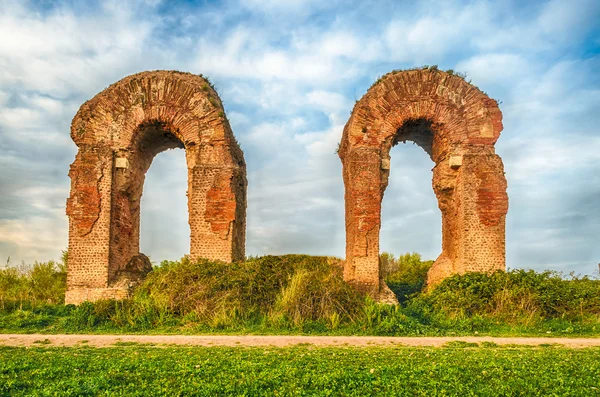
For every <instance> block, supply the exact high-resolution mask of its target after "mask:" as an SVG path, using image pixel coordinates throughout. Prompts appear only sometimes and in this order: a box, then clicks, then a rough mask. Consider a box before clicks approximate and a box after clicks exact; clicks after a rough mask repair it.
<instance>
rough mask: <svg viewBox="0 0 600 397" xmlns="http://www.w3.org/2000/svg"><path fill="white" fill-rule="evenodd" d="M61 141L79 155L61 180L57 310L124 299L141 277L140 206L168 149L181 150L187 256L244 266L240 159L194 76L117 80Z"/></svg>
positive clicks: (217, 105) (212, 99)
mask: <svg viewBox="0 0 600 397" xmlns="http://www.w3.org/2000/svg"><path fill="white" fill-rule="evenodd" d="M71 137H72V138H73V140H74V141H75V143H76V144H77V146H78V148H79V151H78V153H77V156H76V158H75V161H74V162H73V164H72V165H71V170H70V172H69V176H70V177H71V195H70V197H69V199H68V200H67V215H68V216H69V263H68V276H67V293H66V299H65V300H66V303H79V302H82V301H84V300H97V299H101V298H122V297H125V296H127V294H128V291H129V288H130V287H131V285H133V284H134V283H135V282H137V281H139V280H140V279H141V277H143V275H144V274H145V273H146V272H147V271H148V270H149V266H150V263H149V261H148V258H147V257H146V256H145V255H143V254H141V253H140V252H139V232H140V230H139V228H140V199H141V196H142V189H143V185H144V178H145V173H146V171H147V170H148V168H149V167H150V164H151V162H152V159H153V158H154V156H155V155H156V154H158V153H160V152H162V151H164V150H166V149H169V148H183V149H185V155H186V161H187V167H188V192H187V195H188V210H189V224H190V231H191V238H190V256H191V257H192V258H195V257H204V258H209V259H219V260H223V261H235V260H242V259H243V258H244V255H245V248H244V245H245V229H246V224H245V223H246V188H247V181H246V165H245V162H244V156H243V153H242V151H241V149H240V147H239V146H238V144H237V142H236V140H235V138H234V136H233V133H232V131H231V128H230V126H229V122H228V121H227V119H226V117H225V114H224V110H223V105H222V103H221V100H220V99H219V97H218V95H217V93H216V91H215V90H214V89H213V88H212V87H211V85H210V83H209V82H208V81H207V80H205V79H204V78H203V77H201V76H197V75H193V74H189V73H180V72H169V71H156V72H143V73H138V74H135V75H132V76H129V77H126V78H124V79H123V80H121V81H119V82H117V83H115V84H113V85H111V86H110V87H108V88H107V89H105V90H104V91H102V92H101V93H99V94H98V95H96V96H95V97H94V98H93V99H91V100H89V101H87V102H86V103H84V104H83V105H82V106H81V108H80V109H79V111H78V112H77V115H76V116H75V118H74V119H73V122H72V125H71ZM165 233H169V231H168V230H165Z"/></svg>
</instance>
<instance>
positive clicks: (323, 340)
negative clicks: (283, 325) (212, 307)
mask: <svg viewBox="0 0 600 397" xmlns="http://www.w3.org/2000/svg"><path fill="white" fill-rule="evenodd" d="M452 341H463V342H474V343H478V344H481V343H482V342H494V343H496V344H498V345H527V346H539V345H542V344H557V345H561V346H565V347H569V348H585V347H600V338H551V337H543V338H527V337H521V338H510V337H509V338H500V337H488V336H482V337H473V336H467V337H386V336H300V335H290V336H288V335H265V336H263V335H71V334H69V335H66V334H65V335H46V334H0V346H94V347H109V346H114V345H115V344H116V345H125V344H127V343H139V344H148V345H149V346H150V345H152V346H156V347H165V346H168V345H187V346H274V347H286V346H294V345H299V344H309V345H314V346H323V347H326V346H338V347H343V346H358V347H361V346H362V347H364V346H434V347H439V346H443V345H445V344H446V343H448V342H452Z"/></svg>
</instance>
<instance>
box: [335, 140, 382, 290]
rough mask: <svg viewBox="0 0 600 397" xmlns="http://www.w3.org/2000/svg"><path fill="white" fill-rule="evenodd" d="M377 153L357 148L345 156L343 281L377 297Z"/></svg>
mask: <svg viewBox="0 0 600 397" xmlns="http://www.w3.org/2000/svg"><path fill="white" fill-rule="evenodd" d="M381 166H382V163H381V158H380V154H379V150H377V149H372V148H357V149H355V150H353V151H352V152H350V153H348V154H347V157H346V161H345V162H344V164H343V167H344V185H345V189H346V265H345V267H344V279H345V280H346V281H349V282H351V283H353V284H355V285H356V286H357V287H358V288H359V289H361V290H362V291H365V292H367V293H369V294H370V295H372V296H377V294H378V293H379V286H380V274H379V231H380V228H381V200H382V198H383V190H382V186H381V180H382V169H381Z"/></svg>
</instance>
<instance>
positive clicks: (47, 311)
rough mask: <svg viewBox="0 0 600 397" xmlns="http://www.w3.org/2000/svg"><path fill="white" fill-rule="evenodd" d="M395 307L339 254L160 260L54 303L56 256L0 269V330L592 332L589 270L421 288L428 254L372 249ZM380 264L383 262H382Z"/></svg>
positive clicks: (599, 321)
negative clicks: (111, 285)
mask: <svg viewBox="0 0 600 397" xmlns="http://www.w3.org/2000/svg"><path fill="white" fill-rule="evenodd" d="M384 261H387V262H386V264H385V267H384V268H385V269H388V270H390V271H389V272H388V273H387V275H386V281H387V283H388V284H389V286H390V288H391V289H392V290H393V291H394V292H395V293H396V295H397V296H398V299H399V301H400V305H396V306H389V305H384V304H379V303H376V302H374V301H373V300H371V299H370V298H367V297H364V296H362V295H361V294H359V293H358V292H357V291H356V290H355V289H353V288H352V287H351V286H350V285H348V284H347V283H346V282H344V281H343V279H342V275H341V266H340V262H341V261H340V260H339V259H335V258H328V257H312V256H307V255H284V256H264V257H260V258H250V259H248V260H247V261H245V262H241V263H224V262H218V261H209V260H198V261H191V260H189V258H187V257H184V258H183V259H182V260H180V261H174V262H168V261H164V262H162V263H161V265H160V266H158V267H156V268H155V269H154V270H153V271H152V272H150V273H149V274H148V276H147V278H146V279H145V281H144V282H143V283H142V284H141V285H139V286H138V287H137V289H136V290H135V291H134V294H133V296H132V297H131V298H130V299H127V300H122V301H114V300H106V301H98V302H95V303H89V302H86V303H83V304H81V305H79V306H73V305H67V306H65V305H64V304H63V299H64V290H65V280H66V275H65V270H64V264H65V262H66V258H65V260H63V262H62V263H58V264H57V263H54V262H48V263H36V264H34V265H33V266H32V267H30V268H26V267H23V266H22V267H20V268H14V267H7V268H5V269H0V312H1V314H0V329H1V330H4V331H5V332H6V331H10V332H15V331H18V332H30V331H31V332H35V331H37V332H39V331H46V332H90V331H94V332H99V331H100V332H148V331H153V332H178V333H181V332H184V333H185V332H192V333H198V332H215V331H226V332H238V333H248V332H254V333H274V332H276V333H282V332H284V333H285V332H293V333H298V332H304V333H331V332H334V331H333V330H335V332H336V333H342V334H371V335H373V334H375V335H456V334H473V333H475V332H479V333H488V334H489V333H492V334H502V335H506V334H540V333H544V334H545V333H546V332H555V331H559V332H562V333H568V334H587V335H590V334H591V335H598V334H599V333H600V280H594V279H590V278H588V277H575V276H573V275H571V276H568V277H564V276H563V275H561V274H560V273H556V272H541V273H538V272H534V271H531V270H529V271H526V270H511V271H509V272H506V273H505V272H496V273H493V274H491V275H486V274H482V273H468V274H463V275H454V276H452V277H449V278H447V279H445V280H444V281H443V282H441V283H440V284H439V285H437V286H436V287H434V288H429V289H428V290H424V285H425V280H426V275H427V271H428V269H429V267H430V266H431V264H432V262H431V261H423V260H422V259H421V256H420V255H418V254H416V253H413V254H405V255H402V256H400V257H399V258H398V259H396V258H395V257H394V256H393V255H390V254H385V256H384V255H382V265H383V262H384ZM382 267H383V266H382Z"/></svg>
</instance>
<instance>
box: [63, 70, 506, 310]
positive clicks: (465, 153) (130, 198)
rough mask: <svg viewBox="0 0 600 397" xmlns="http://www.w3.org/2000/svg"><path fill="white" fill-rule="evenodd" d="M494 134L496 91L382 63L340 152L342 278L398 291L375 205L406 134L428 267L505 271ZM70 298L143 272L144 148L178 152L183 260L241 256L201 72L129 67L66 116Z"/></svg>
mask: <svg viewBox="0 0 600 397" xmlns="http://www.w3.org/2000/svg"><path fill="white" fill-rule="evenodd" d="M501 130H502V113H501V112H500V110H499V109H498V105H497V103H496V101H495V100H493V99H490V98H489V97H488V96H487V95H485V94H484V93H483V92H481V91H480V90H479V89H477V88H476V87H474V86H472V85H471V84H469V83H467V82H466V81H465V80H464V79H462V78H461V77H459V76H455V75H453V74H450V73H446V72H442V71H439V70H437V69H435V68H422V69H415V70H408V71H401V72H392V73H389V74H387V75H386V76H384V77H382V78H381V79H380V80H378V81H377V82H376V83H375V84H374V85H373V86H372V87H371V88H370V89H369V90H368V92H367V93H366V94H365V95H364V96H363V97H362V99H361V100H360V101H358V102H357V103H356V105H355V107H354V110H353V112H352V115H351V116H350V119H349V121H348V123H347V124H346V126H345V128H344V132H343V136H342V141H341V143H340V148H339V156H340V159H341V160H342V164H343V177H344V185H345V190H346V193H345V204H346V261H345V265H344V278H345V280H346V281H348V282H351V283H353V284H354V285H356V286H357V287H358V288H360V289H361V290H363V291H364V292H366V293H369V294H370V295H371V296H373V297H375V298H377V299H379V300H381V301H394V300H395V298H394V297H393V296H390V294H391V291H389V289H388V288H387V287H386V285H385V283H384V282H383V280H382V276H381V274H380V264H379V232H380V226H381V202H382V199H383V194H384V191H385V189H386V187H387V184H388V176H389V173H390V155H389V153H390V149H391V148H392V146H394V145H395V144H397V143H399V142H405V141H413V142H415V143H416V144H418V145H419V146H421V147H422V148H423V149H424V150H425V151H426V152H427V153H428V154H429V156H430V157H431V159H432V160H433V161H434V163H435V167H434V168H433V190H434V192H435V194H436V196H437V199H438V205H439V208H440V211H441V214H442V253H441V255H440V256H439V257H438V258H437V260H436V261H435V263H434V265H433V267H432V268H431V270H430V271H429V274H428V283H430V284H435V283H438V282H439V281H440V280H442V279H443V278H445V277H447V276H449V275H451V274H453V273H464V272H469V271H484V272H491V271H494V270H497V269H504V268H505V239H504V234H505V217H506V213H507V211H508V197H507V194H506V179H505V177H504V172H503V165H502V160H501V159H500V157H499V156H497V155H496V154H495V151H494V144H495V143H496V141H497V139H498V137H499V136H500V131H501ZM71 137H72V138H73V140H74V141H75V143H76V144H77V146H78V148H79V151H78V153H77V156H76V158H75V161H74V162H73V164H72V165H71V169H70V172H69V176H70V177H71V194H70V197H69V199H68V200H67V215H68V216H69V261H68V272H67V273H68V274H67V293H66V297H65V302H66V303H75V304H77V303H80V302H83V301H86V300H90V301H94V300H98V299H105V298H116V299H119V298H125V297H127V296H128V294H129V292H130V289H131V287H132V286H133V285H135V284H136V283H137V282H139V281H140V280H141V279H142V278H143V277H144V276H145V274H146V273H147V272H149V271H150V270H151V264H150V261H149V260H148V258H147V257H146V256H145V255H144V254H142V253H140V252H139V235H140V200H141V196H142V190H143V185H144V178H145V174H146V171H147V170H148V168H149V167H150V164H151V163H152V160H153V158H154V157H155V156H156V155H157V154H158V153H160V152H162V151H164V150H166V149H170V148H183V149H185V154H186V161H187V168H188V193H187V195H188V211H189V224H190V231H191V239H190V257H191V258H200V257H202V258H208V259H214V260H222V261H226V262H231V261H238V260H243V259H244V255H245V228H246V189H247V180H246V165H245V162H244V156H243V153H242V150H241V149H240V147H239V146H238V144H237V142H236V140H235V138H234V136H233V132H232V131H231V128H230V126H229V122H228V121H227V118H226V117H225V113H224V110H223V105H222V103H221V101H220V99H219V97H218V95H217V93H216V91H215V90H214V89H213V87H212V86H211V85H210V83H209V82H208V81H207V80H206V79H204V78H203V77H202V76H197V75H193V74H190V73H180V72H169V71H156V72H143V73H138V74H134V75H131V76H129V77H126V78H124V79H122V80H121V81H119V82H117V83H115V84H113V85H111V86H110V87H108V88H107V89H106V90H104V91H102V92H101V93H99V94H98V95H96V96H95V97H94V98H92V99H91V100H89V101H87V102H86V103H84V104H83V105H82V106H81V108H80V109H79V111H78V112H77V114H76V116H75V118H74V119H73V122H72V125H71Z"/></svg>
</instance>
